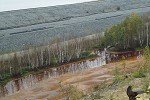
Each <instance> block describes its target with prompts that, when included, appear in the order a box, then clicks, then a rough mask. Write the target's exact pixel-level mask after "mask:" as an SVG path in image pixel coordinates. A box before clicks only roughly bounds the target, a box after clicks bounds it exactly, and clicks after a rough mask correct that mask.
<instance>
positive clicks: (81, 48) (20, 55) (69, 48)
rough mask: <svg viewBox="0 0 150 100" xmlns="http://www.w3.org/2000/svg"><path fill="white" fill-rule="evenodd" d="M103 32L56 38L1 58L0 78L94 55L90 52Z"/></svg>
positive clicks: (98, 41)
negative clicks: (77, 36) (70, 37)
mask: <svg viewBox="0 0 150 100" xmlns="http://www.w3.org/2000/svg"><path fill="white" fill-rule="evenodd" d="M101 37H102V36H101V34H94V35H90V36H86V37H80V38H75V37H74V39H71V40H67V41H66V38H65V37H62V38H60V37H59V38H57V39H55V41H54V43H53V44H49V45H47V46H42V47H36V46H35V47H33V48H30V49H28V50H25V51H24V52H16V53H13V55H12V54H11V57H9V54H8V58H7V59H3V57H2V59H1V60H0V80H4V79H5V78H7V77H8V78H9V77H16V76H20V75H22V74H23V73H26V72H28V71H32V70H38V69H40V68H45V67H54V66H58V65H60V64H63V63H68V62H71V61H75V60H79V59H82V58H83V57H85V56H92V54H90V52H88V51H89V50H90V49H91V48H93V47H94V46H95V45H97V44H99V43H100V41H101V40H102V39H100V38H101Z"/></svg>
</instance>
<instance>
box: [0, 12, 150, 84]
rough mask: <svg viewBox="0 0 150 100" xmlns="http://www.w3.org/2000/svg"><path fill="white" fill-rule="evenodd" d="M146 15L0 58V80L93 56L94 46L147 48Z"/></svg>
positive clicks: (149, 26)
mask: <svg viewBox="0 0 150 100" xmlns="http://www.w3.org/2000/svg"><path fill="white" fill-rule="evenodd" d="M149 30H150V16H149V14H147V15H143V16H142V17H140V16H139V15H137V14H136V13H132V14H131V16H129V17H127V18H126V19H125V20H124V21H123V22H121V23H119V24H117V25H114V26H112V27H111V28H109V29H107V30H106V32H105V36H102V34H100V33H99V34H94V35H90V36H87V37H81V38H75V37H74V39H72V40H69V41H66V40H67V39H66V37H61V38H57V39H56V40H55V41H54V43H53V44H49V45H47V46H42V47H36V46H35V47H33V48H31V49H28V50H25V51H24V52H16V53H13V56H12V54H11V57H10V58H9V55H8V58H9V59H2V58H3V57H1V59H0V80H1V81H3V80H5V79H7V78H10V77H16V76H21V75H23V74H24V73H27V72H29V71H34V70H38V69H42V68H45V67H53V66H58V65H60V64H64V63H68V62H71V61H76V60H80V59H82V58H86V57H90V56H93V55H92V54H91V53H90V52H89V50H91V49H93V48H94V47H101V48H102V47H103V48H104V47H107V46H114V47H115V49H116V50H129V49H134V48H142V47H144V46H146V45H147V46H149V44H150V40H149V37H150V36H149V34H150V31H149Z"/></svg>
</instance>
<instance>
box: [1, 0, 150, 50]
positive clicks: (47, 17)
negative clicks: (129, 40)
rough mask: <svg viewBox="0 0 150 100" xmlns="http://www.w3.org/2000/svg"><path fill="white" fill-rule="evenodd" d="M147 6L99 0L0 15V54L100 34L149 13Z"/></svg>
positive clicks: (146, 0) (147, 2)
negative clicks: (110, 27) (128, 19)
mask: <svg viewBox="0 0 150 100" xmlns="http://www.w3.org/2000/svg"><path fill="white" fill-rule="evenodd" d="M149 6H150V0H138V1H137V0H100V1H93V2H88V3H79V4H72V5H64V6H54V7H44V8H34V9H23V10H18V11H17V10H16V11H7V12H0V52H1V53H2V52H8V51H14V50H19V49H23V48H24V47H27V46H31V45H39V44H44V43H48V42H49V41H51V40H53V38H54V37H56V36H59V37H62V36H65V35H66V36H68V35H70V36H71V35H73V36H77V37H78V36H81V34H82V35H84V36H85V35H89V34H93V33H99V32H102V31H104V29H105V28H107V27H109V26H111V25H113V24H116V23H119V22H120V21H122V20H123V19H124V18H125V17H126V16H128V15H130V14H131V13H132V12H136V13H139V14H143V13H146V12H149V11H150V7H149ZM117 7H120V10H117Z"/></svg>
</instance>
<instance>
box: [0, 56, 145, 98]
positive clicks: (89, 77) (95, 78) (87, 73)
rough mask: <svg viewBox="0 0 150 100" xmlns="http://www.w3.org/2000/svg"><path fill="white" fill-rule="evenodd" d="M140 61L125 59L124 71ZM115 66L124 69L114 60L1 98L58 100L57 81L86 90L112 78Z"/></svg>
mask: <svg viewBox="0 0 150 100" xmlns="http://www.w3.org/2000/svg"><path fill="white" fill-rule="evenodd" d="M142 61H143V58H139V59H135V58H131V59H130V60H127V61H125V64H126V72H127V73H128V72H129V73H130V72H132V71H134V70H135V69H137V68H138V66H139V65H140V64H141V62H142ZM116 66H117V67H118V68H119V71H120V72H123V71H124V69H123V62H114V63H110V64H107V65H104V66H101V67H97V68H89V69H86V70H82V71H77V72H74V73H67V74H64V75H60V76H56V77H52V78H49V79H47V80H43V81H41V82H39V83H37V84H35V86H33V87H31V88H28V89H25V90H20V91H19V92H18V93H15V94H14V95H11V96H6V97H4V98H2V100H20V99H19V98H28V99H30V98H33V99H35V100H36V99H41V100H44V99H47V100H59V99H60V98H62V97H63V96H62V94H61V93H60V92H59V91H58V90H59V89H60V87H59V82H61V83H62V84H63V85H67V84H71V85H74V86H77V88H78V89H80V90H88V89H90V88H91V87H93V86H94V85H95V84H99V83H101V82H104V81H106V80H108V81H111V80H112V79H113V70H114V68H115V67H116ZM43 93H44V94H43ZM18 96H19V97H18ZM22 100H25V99H22Z"/></svg>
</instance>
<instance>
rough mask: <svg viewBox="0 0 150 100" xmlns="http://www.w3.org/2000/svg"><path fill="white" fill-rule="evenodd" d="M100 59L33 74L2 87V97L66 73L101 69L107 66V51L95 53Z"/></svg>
mask: <svg viewBox="0 0 150 100" xmlns="http://www.w3.org/2000/svg"><path fill="white" fill-rule="evenodd" d="M95 53H96V54H98V55H99V57H97V58H94V59H88V60H84V61H80V62H74V63H70V64H66V65H62V66H60V67H57V68H52V69H50V70H48V71H44V72H41V73H40V74H31V75H28V76H25V77H23V78H19V79H16V80H12V81H10V82H9V83H7V84H6V85H5V86H1V87H0V97H2V96H7V95H12V94H13V93H16V92H17V91H19V90H22V89H27V88H29V87H31V86H33V85H35V84H36V83H38V82H39V81H41V80H45V79H48V78H51V77H55V76H59V75H62V74H65V73H73V72H75V71H77V70H84V69H88V68H94V67H99V66H102V65H105V64H106V56H105V51H99V50H98V51H95Z"/></svg>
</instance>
